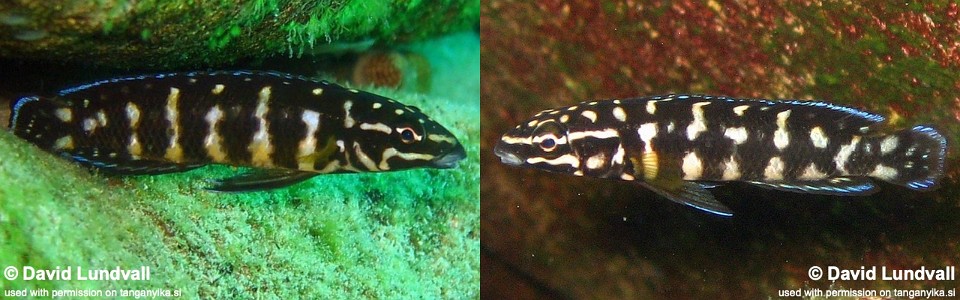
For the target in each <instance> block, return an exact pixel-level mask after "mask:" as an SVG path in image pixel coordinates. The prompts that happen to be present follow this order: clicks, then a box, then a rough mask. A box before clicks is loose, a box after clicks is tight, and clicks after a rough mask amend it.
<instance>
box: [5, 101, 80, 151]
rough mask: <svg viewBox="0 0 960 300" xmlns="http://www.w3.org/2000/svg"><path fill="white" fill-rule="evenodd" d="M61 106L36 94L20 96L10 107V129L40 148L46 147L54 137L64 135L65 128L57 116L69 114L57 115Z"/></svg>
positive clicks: (62, 116) (63, 116)
mask: <svg viewBox="0 0 960 300" xmlns="http://www.w3.org/2000/svg"><path fill="white" fill-rule="evenodd" d="M61 106H62V105H59V104H57V103H56V102H55V101H51V100H49V99H46V98H40V97H37V96H28V97H23V98H20V99H19V100H17V101H16V102H14V103H13V105H12V107H11V114H12V115H11V117H10V131H12V132H13V134H15V135H17V136H19V137H20V138H22V139H25V140H27V141H30V142H31V143H34V144H36V145H37V146H40V148H44V149H48V148H50V147H51V146H52V144H53V143H54V140H55V139H57V138H59V137H61V136H64V135H66V130H67V128H65V127H64V126H62V125H61V123H62V122H61V120H58V118H59V119H64V118H68V117H71V116H67V115H61V116H59V117H58V116H57V109H58V108H60V107H61ZM63 113H69V111H64V112H63Z"/></svg>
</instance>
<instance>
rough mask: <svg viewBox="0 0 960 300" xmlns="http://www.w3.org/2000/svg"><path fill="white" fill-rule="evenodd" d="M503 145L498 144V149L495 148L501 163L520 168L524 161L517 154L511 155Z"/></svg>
mask: <svg viewBox="0 0 960 300" xmlns="http://www.w3.org/2000/svg"><path fill="white" fill-rule="evenodd" d="M504 148H505V146H504V145H503V143H500V144H497V146H496V147H493V153H494V154H496V155H497V157H500V162H501V163H503V164H506V165H511V166H519V165H522V164H523V160H522V159H520V157H519V156H517V155H516V154H513V153H510V152H509V151H507V150H506V149H504Z"/></svg>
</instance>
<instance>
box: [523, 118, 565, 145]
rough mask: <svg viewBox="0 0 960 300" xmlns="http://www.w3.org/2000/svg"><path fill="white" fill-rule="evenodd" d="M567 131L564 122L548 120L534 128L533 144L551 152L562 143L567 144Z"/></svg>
mask: <svg viewBox="0 0 960 300" xmlns="http://www.w3.org/2000/svg"><path fill="white" fill-rule="evenodd" d="M566 131H567V129H566V127H564V126H563V125H562V124H560V123H557V122H552V121H546V122H542V123H540V124H539V125H538V126H537V128H536V129H534V130H533V134H532V137H531V139H532V142H533V144H534V145H536V146H538V147H540V149H541V150H543V151H546V152H551V151H553V150H554V149H556V148H557V146H559V145H560V144H566Z"/></svg>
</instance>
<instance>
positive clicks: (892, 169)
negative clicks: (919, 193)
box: [870, 125, 947, 190]
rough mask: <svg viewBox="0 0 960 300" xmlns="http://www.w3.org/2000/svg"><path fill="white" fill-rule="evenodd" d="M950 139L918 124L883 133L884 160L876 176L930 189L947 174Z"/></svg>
mask: <svg viewBox="0 0 960 300" xmlns="http://www.w3.org/2000/svg"><path fill="white" fill-rule="evenodd" d="M946 156H947V139H946V138H944V137H943V135H941V134H940V133H939V132H937V130H936V129H935V128H933V127H930V126H924V125H918V126H916V127H913V129H909V130H907V129H905V130H901V131H899V132H897V133H895V134H893V135H890V136H886V137H883V138H882V139H881V141H880V164H879V165H878V166H877V168H876V169H875V170H873V172H872V173H871V174H870V175H871V176H872V177H876V178H879V179H882V180H884V181H887V182H890V183H893V184H897V185H902V186H905V187H908V188H911V189H914V190H930V189H933V188H935V187H936V185H937V183H938V182H939V181H940V178H941V177H943V172H944V171H943V170H944V161H945V158H946Z"/></svg>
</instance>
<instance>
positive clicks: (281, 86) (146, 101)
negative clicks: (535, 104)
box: [10, 71, 465, 191]
mask: <svg viewBox="0 0 960 300" xmlns="http://www.w3.org/2000/svg"><path fill="white" fill-rule="evenodd" d="M12 111H13V117H12V118H11V119H10V128H11V130H12V131H13V133H14V134H16V135H17V136H19V137H21V138H23V139H25V140H27V141H29V142H31V143H33V144H36V145H37V146H39V147H40V148H43V149H45V150H48V151H51V152H54V153H60V154H63V155H65V156H67V157H69V158H71V159H73V160H75V161H76V162H78V163H80V164H83V165H87V166H91V167H95V168H98V169H101V170H104V171H108V172H111V173H118V174H131V175H139V174H159V173H168V172H179V171H185V170H189V169H192V168H196V167H199V166H202V165H205V164H211V163H214V164H227V165H235V166H249V167H254V168H258V169H259V170H257V171H254V172H250V173H246V174H242V175H239V176H236V177H231V178H226V179H223V180H215V181H213V186H212V187H211V189H213V190H219V191H244V190H258V189H268V188H276V187H282V186H287V185H290V184H294V183H297V182H300V181H303V180H306V179H308V178H310V177H313V176H315V175H318V174H324V173H345V172H383V171H397V170H405V169H411V168H420V167H427V168H453V167H455V166H456V165H457V163H458V162H459V161H460V160H461V159H463V158H464V157H465V152H464V149H463V146H462V145H461V144H460V142H459V141H458V140H457V138H456V137H454V136H453V134H451V133H450V131H448V130H447V129H446V128H444V127H443V126H441V125H440V124H438V123H437V122H435V121H433V120H432V119H430V118H429V117H427V116H426V115H424V114H423V113H421V112H420V110H419V109H417V108H416V107H413V106H407V105H403V104H401V103H399V102H396V101H394V100H392V99H389V98H385V97H382V96H378V95H375V94H371V93H367V92H364V91H358V90H355V89H348V88H345V87H342V86H339V85H336V84H333V83H329V82H326V81H316V80H311V79H308V78H305V77H302V76H295V75H290V74H283V73H277V72H255V71H232V72H227V71H221V72H191V73H171V74H158V75H144V76H135V77H126V78H117V79H111V80H103V81H98V82H94V83H90V84H85V85H81V86H78V87H74V88H69V89H65V90H63V91H61V92H60V93H59V94H58V95H56V96H54V97H37V96H30V97H24V98H21V99H20V100H18V101H16V102H15V103H14V104H13V109H12Z"/></svg>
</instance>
